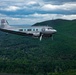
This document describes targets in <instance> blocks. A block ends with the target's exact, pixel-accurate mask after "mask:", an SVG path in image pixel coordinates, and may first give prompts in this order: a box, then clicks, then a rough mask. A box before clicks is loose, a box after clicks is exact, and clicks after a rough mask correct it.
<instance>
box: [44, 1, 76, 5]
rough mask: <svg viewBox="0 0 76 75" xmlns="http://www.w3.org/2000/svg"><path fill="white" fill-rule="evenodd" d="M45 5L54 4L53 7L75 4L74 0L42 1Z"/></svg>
mask: <svg viewBox="0 0 76 75" xmlns="http://www.w3.org/2000/svg"><path fill="white" fill-rule="evenodd" d="M43 1H44V2H45V3H51V4H55V5H61V4H64V3H69V2H70V3H72V2H76V0H43Z"/></svg>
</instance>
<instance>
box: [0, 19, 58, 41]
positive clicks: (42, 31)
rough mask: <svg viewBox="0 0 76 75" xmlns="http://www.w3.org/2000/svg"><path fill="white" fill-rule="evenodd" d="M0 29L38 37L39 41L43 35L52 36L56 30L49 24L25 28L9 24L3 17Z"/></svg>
mask: <svg viewBox="0 0 76 75" xmlns="http://www.w3.org/2000/svg"><path fill="white" fill-rule="evenodd" d="M0 30H1V31H3V32H7V33H12V34H17V35H23V36H33V37H38V38H39V40H40V41H41V40H42V38H43V37H52V35H53V34H54V33H56V32H57V30H55V29H53V28H52V27H50V26H29V27H25V28H20V27H15V26H10V25H9V23H8V22H7V20H5V19H2V20H1V25H0Z"/></svg>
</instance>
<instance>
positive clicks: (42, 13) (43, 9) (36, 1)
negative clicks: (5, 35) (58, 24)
mask: <svg viewBox="0 0 76 75" xmlns="http://www.w3.org/2000/svg"><path fill="white" fill-rule="evenodd" d="M0 18H5V19H7V20H8V21H9V22H10V24H34V23H36V22H41V21H45V20H49V19H52V18H54V19H57V18H62V19H76V0H0Z"/></svg>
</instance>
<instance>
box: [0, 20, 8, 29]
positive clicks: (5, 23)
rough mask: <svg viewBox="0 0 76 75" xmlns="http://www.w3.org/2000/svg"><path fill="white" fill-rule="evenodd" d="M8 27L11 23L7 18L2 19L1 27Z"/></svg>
mask: <svg viewBox="0 0 76 75" xmlns="http://www.w3.org/2000/svg"><path fill="white" fill-rule="evenodd" d="M8 27H9V24H8V22H7V20H5V19H2V20H1V26H0V28H8Z"/></svg>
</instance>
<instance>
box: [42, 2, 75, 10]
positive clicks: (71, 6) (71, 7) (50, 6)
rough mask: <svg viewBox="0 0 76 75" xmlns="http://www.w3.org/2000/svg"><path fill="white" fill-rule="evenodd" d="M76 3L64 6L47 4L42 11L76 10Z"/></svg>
mask: <svg viewBox="0 0 76 75" xmlns="http://www.w3.org/2000/svg"><path fill="white" fill-rule="evenodd" d="M75 8H76V3H65V4H63V5H52V4H45V5H44V6H43V7H42V9H43V10H46V11H52V10H66V11H68V10H73V9H74V10H75Z"/></svg>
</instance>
